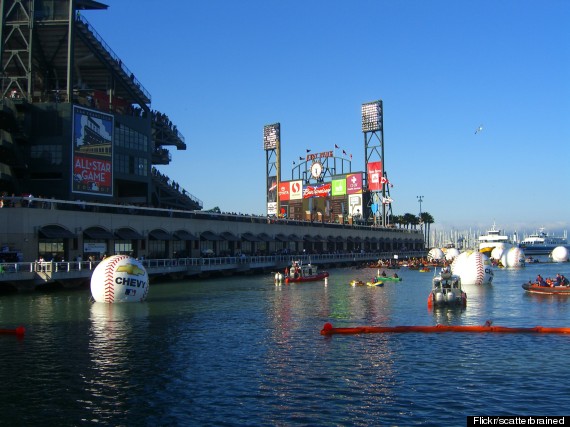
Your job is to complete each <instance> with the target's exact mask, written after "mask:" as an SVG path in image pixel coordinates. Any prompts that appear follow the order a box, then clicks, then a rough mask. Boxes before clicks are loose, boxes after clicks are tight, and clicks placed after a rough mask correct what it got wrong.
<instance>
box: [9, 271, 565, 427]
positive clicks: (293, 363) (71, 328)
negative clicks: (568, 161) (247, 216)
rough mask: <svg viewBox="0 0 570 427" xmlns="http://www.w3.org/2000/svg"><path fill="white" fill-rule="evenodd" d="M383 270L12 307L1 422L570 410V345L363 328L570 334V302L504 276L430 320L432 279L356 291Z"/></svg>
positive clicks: (13, 298)
mask: <svg viewBox="0 0 570 427" xmlns="http://www.w3.org/2000/svg"><path fill="white" fill-rule="evenodd" d="M375 272H376V270H373V269H364V270H362V269H361V270H357V269H338V270H332V271H331V277H330V278H329V281H328V285H326V286H325V285H324V282H318V283H305V284H297V285H291V286H289V285H284V286H281V287H276V286H275V285H274V284H273V281H272V278H271V277H270V275H267V276H253V277H231V278H220V279H210V280H207V281H195V280H192V281H187V282H177V283H165V284H152V285H151V288H150V292H149V299H148V301H147V302H145V303H142V304H115V305H105V304H100V303H97V304H90V303H89V302H88V299H89V291H88V290H82V291H77V290H76V291H58V292H52V293H46V294H41V293H34V294H26V295H9V296H1V297H0V327H4V328H13V327H15V326H18V325H20V324H22V325H24V326H25V327H26V336H25V338H24V339H22V340H18V339H17V338H16V337H14V336H1V335H0V357H1V361H2V363H1V366H0V372H1V375H0V381H1V382H0V409H2V410H1V411H0V425H11V426H16V425H26V426H28V425H58V426H63V425H73V426H80V425H98V426H107V425H111V426H186V425H216V426H218V425H221V426H224V425H227V426H233V425H237V426H242V425H250V426H257V425H263V426H266V425H276V426H291V425H293V426H295V425H301V426H303V425H311V426H320V425H322V426H332V425H337V426H349V425H355V426H369V425H396V426H410V425H426V426H427V425H434V426H443V425H446V426H464V425H465V423H466V416H467V415H570V409H569V408H570V382H569V381H568V378H570V364H568V354H569V353H570V336H564V335H534V334H518V335H517V334H461V333H440V334H400V335H398V334H368V335H353V336H341V335H338V336H332V337H323V336H321V335H320V334H319V331H320V330H321V329H322V327H323V325H324V323H325V322H329V321H330V322H331V323H333V325H334V326H338V327H340V326H359V325H387V326H396V325H434V324H436V323H444V324H453V325H481V324H483V323H484V322H485V321H486V320H492V321H493V323H494V324H496V325H501V326H525V327H526V326H528V327H532V326H537V325H541V326H552V327H554V326H570V298H569V297H563V296H533V295H529V294H526V293H525V292H524V291H523V289H522V288H521V284H522V282H524V281H527V280H528V279H530V278H534V277H535V276H536V274H538V273H541V274H542V275H543V276H552V275H554V274H555V273H557V272H561V273H564V274H565V275H567V276H569V277H570V264H568V263H564V264H533V265H527V267H526V268H523V269H520V270H498V269H497V270H495V281H494V284H493V285H492V286H483V287H476V286H465V288H466V291H467V293H468V305H467V308H466V309H465V310H463V311H461V310H451V311H448V310H441V311H436V312H430V311H428V309H427V304H426V300H427V294H428V292H429V290H430V287H431V277H432V275H431V274H430V273H419V272H418V271H409V270H407V269H401V270H399V272H398V273H399V274H400V276H401V277H403V281H402V282H400V283H394V282H392V283H390V282H388V283H386V285H385V286H384V287H383V288H369V287H351V286H349V285H348V283H349V281H350V280H352V279H355V278H362V279H367V278H368V277H369V276H372V275H373V274H374V273H375Z"/></svg>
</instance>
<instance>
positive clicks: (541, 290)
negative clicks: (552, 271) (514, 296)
mask: <svg viewBox="0 0 570 427" xmlns="http://www.w3.org/2000/svg"><path fill="white" fill-rule="evenodd" d="M522 288H523V289H524V290H525V291H527V292H530V293H532V294H548V295H570V281H568V279H567V278H566V277H564V276H561V275H560V274H557V275H556V278H554V279H552V278H549V277H548V278H546V279H543V278H542V277H541V276H540V275H538V277H537V281H536V282H531V281H530V280H529V281H528V283H523V285H522Z"/></svg>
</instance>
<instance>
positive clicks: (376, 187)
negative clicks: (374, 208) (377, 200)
mask: <svg viewBox="0 0 570 427" xmlns="http://www.w3.org/2000/svg"><path fill="white" fill-rule="evenodd" d="M382 184H383V183H382V162H369V163H368V190H370V191H381V190H382Z"/></svg>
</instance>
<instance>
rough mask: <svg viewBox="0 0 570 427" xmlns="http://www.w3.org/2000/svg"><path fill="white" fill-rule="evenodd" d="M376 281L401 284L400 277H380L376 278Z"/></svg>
mask: <svg viewBox="0 0 570 427" xmlns="http://www.w3.org/2000/svg"><path fill="white" fill-rule="evenodd" d="M376 280H377V281H379V282H401V281H402V278H401V277H382V276H378V277H377V278H376Z"/></svg>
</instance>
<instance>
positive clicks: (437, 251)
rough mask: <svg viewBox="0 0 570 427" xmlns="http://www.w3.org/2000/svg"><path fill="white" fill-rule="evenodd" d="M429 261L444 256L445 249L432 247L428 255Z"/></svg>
mask: <svg viewBox="0 0 570 427" xmlns="http://www.w3.org/2000/svg"><path fill="white" fill-rule="evenodd" d="M427 258H428V260H429V261H436V260H440V259H443V258H444V254H443V251H442V250H441V249H439V248H433V249H430V251H429V252H428V256H427Z"/></svg>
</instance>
